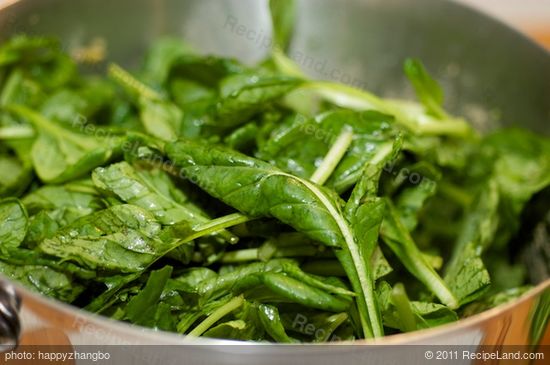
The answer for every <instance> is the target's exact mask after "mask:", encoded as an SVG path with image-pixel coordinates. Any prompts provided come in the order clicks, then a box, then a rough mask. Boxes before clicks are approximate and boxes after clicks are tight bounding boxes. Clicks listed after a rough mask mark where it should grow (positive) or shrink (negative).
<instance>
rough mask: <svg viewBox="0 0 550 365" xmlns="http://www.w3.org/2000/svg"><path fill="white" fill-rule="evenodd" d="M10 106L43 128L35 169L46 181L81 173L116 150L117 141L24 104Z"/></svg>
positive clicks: (36, 145)
mask: <svg viewBox="0 0 550 365" xmlns="http://www.w3.org/2000/svg"><path fill="white" fill-rule="evenodd" d="M9 110H10V111H11V112H13V113H14V114H15V115H18V116H20V117H22V118H24V119H26V120H27V121H29V122H30V123H31V124H32V125H33V126H34V127H35V128H36V129H37V130H38V132H39V136H38V138H37V140H36V141H35V142H34V144H33V147H32V152H31V153H32V161H33V165H34V169H35V171H36V173H37V174H38V177H40V179H41V180H42V181H44V182H48V183H60V182H65V181H68V180H71V179H74V178H78V177H81V176H83V175H85V174H86V173H89V172H90V171H91V170H92V169H94V168H95V167H97V166H100V165H102V164H104V163H106V162H107V161H109V160H110V159H111V157H112V156H113V155H114V153H115V150H116V147H117V146H116V143H117V141H112V140H110V139H106V138H100V137H95V136H89V135H84V134H80V133H75V132H72V131H70V130H68V129H65V128H63V127H61V126H59V125H57V124H55V123H53V122H51V121H49V120H48V119H46V118H44V117H43V116H41V115H40V114H37V113H35V112H34V111H32V110H30V109H28V108H27V107H25V106H23V105H12V106H10V107H9ZM113 142H114V143H113Z"/></svg>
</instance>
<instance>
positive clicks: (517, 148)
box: [0, 1, 550, 342]
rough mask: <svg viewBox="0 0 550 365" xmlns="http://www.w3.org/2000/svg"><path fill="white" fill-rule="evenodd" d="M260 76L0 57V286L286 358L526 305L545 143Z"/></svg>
mask: <svg viewBox="0 0 550 365" xmlns="http://www.w3.org/2000/svg"><path fill="white" fill-rule="evenodd" d="M287 3H288V2H286V1H272V2H271V10H272V15H273V19H274V23H275V48H274V50H273V52H272V53H271V54H270V56H269V58H267V59H266V60H265V61H264V62H262V63H260V64H258V65H256V66H254V67H250V66H247V65H244V64H242V63H240V62H238V61H237V60H234V59H227V58H218V57H215V56H210V55H207V56H205V55H201V54H199V53H197V52H195V51H194V50H192V49H191V47H189V46H187V45H185V44H184V43H182V42H181V41H179V40H174V39H161V40H159V41H158V42H157V43H155V44H154V46H153V47H152V49H151V50H150V52H149V53H148V55H147V56H146V58H145V62H144V64H143V67H142V68H141V69H140V70H139V71H138V72H135V73H130V72H129V71H127V70H124V69H123V68H121V67H120V66H118V65H110V66H109V67H108V71H107V75H106V76H105V75H103V74H102V73H101V72H96V73H92V74H90V73H87V72H81V70H80V68H79V66H78V65H77V64H76V63H75V61H73V60H72V59H71V58H70V56H68V55H67V54H65V53H63V51H62V49H61V47H60V44H59V43H58V42H57V41H56V40H52V39H49V38H36V37H26V36H16V37H14V38H12V39H10V40H8V41H7V42H5V43H4V44H2V45H1V47H0V197H2V200H0V217H1V219H0V272H2V273H3V274H4V275H6V276H8V277H10V278H12V279H14V280H16V281H19V282H20V283H21V284H23V285H25V286H27V287H29V288H30V289H32V290H34V291H36V292H38V293H41V294H44V295H47V296H50V297H52V298H56V299H58V300H61V301H64V302H67V303H71V304H73V305H75V306H78V307H81V308H83V309H85V310H87V311H90V312H94V313H99V314H101V315H104V316H107V317H111V318H115V319H119V320H123V321H127V322H131V323H134V324H137V325H141V326H147V327H151V328H155V329H159V330H166V331H173V332H177V333H181V334H186V335H188V336H206V337H216V338H226V339H238V340H255V341H276V342H309V341H314V342H322V341H331V340H351V339H360V338H372V337H380V336H384V335H388V334H393V333H399V332H408V331H414V330H418V329H423V328H428V327H434V326H437V325H441V324H444V323H449V322H453V321H456V320H458V319H459V318H461V317H463V316H465V315H471V314H474V313H477V312H478V311H481V310H485V309H487V308H491V307H492V306H494V305H497V304H499V303H502V302H505V301H507V300H509V299H511V298H514V297H517V296H519V295H521V294H522V293H523V292H524V291H525V290H527V288H528V287H527V286H524V284H525V283H526V277H525V274H526V273H525V269H524V267H523V266H522V265H521V264H519V263H518V262H517V260H516V259H517V257H516V256H517V255H512V254H511V253H510V252H511V251H510V247H509V245H508V244H509V242H510V240H511V239H512V238H513V237H514V235H515V234H516V232H517V231H518V229H519V226H520V221H521V220H520V216H521V213H522V211H523V210H524V207H525V205H526V204H527V203H528V202H529V201H530V199H532V197H533V196H534V194H536V193H537V192H539V191H541V190H543V189H544V188H545V187H546V186H548V185H549V184H550V140H548V139H545V138H544V137H541V136H537V135H534V134H532V133H530V132H528V131H526V130H522V129H502V130H498V131H496V132H493V133H491V134H489V135H485V136H482V135H480V134H478V133H477V132H476V131H474V130H473V129H472V128H471V127H470V126H469V124H468V123H467V122H466V121H464V120H462V119H461V118H457V117H454V116H452V115H449V114H448V113H447V112H446V111H445V110H444V109H443V107H442V103H443V93H442V91H441V88H440V87H439V86H438V84H437V83H436V82H435V81H434V80H433V79H432V78H431V77H430V76H429V75H428V73H427V72H426V70H425V69H424V67H423V66H422V65H421V63H420V62H418V61H416V60H407V61H406V62H405V67H404V70H405V73H406V75H407V76H408V77H409V79H410V81H411V83H412V86H413V87H414V89H415V90H416V93H417V95H418V99H419V102H413V101H403V100H387V99H382V98H379V97H377V96H375V95H373V94H370V93H368V92H366V91H362V90H357V89H354V88H351V87H348V86H345V85H342V84H336V83H333V82H328V81H316V80H311V79H309V78H307V77H306V76H305V75H304V74H302V72H301V71H300V70H299V69H298V68H297V67H296V66H295V65H294V64H293V63H292V61H291V60H290V59H289V58H288V57H286V56H285V54H284V52H283V50H284V49H285V46H286V45H287V43H288V40H289V37H290V36H289V35H290V34H291V28H292V21H291V19H292V17H293V12H292V9H289V8H288V7H286V6H285V5H288V4H287Z"/></svg>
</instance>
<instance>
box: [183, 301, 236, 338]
mask: <svg viewBox="0 0 550 365" xmlns="http://www.w3.org/2000/svg"><path fill="white" fill-rule="evenodd" d="M243 304H244V297H243V296H242V295H239V296H238V297H235V298H233V299H231V300H230V301H229V302H227V303H225V304H224V305H222V306H221V307H219V308H218V309H216V310H215V311H214V312H213V313H212V314H211V315H209V316H208V317H206V319H205V320H204V321H202V322H201V323H199V324H198V325H197V327H195V328H194V329H193V330H192V331H191V332H189V334H188V336H191V337H198V336H200V335H202V334H203V333H204V332H206V331H207V330H208V329H209V328H210V327H212V325H214V323H216V322H217V321H219V320H220V319H222V318H223V317H225V316H226V315H228V314H229V313H231V312H233V311H234V310H235V309H237V308H239V307H240V306H241V305H243Z"/></svg>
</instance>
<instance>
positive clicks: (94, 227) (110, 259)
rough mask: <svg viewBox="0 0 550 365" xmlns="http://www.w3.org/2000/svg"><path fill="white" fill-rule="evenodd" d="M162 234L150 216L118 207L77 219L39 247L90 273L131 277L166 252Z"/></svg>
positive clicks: (138, 209)
mask: <svg viewBox="0 0 550 365" xmlns="http://www.w3.org/2000/svg"><path fill="white" fill-rule="evenodd" d="M160 232H161V225H160V224H159V223H157V221H156V220H155V218H154V216H153V215H152V214H151V213H149V212H147V211H146V210H143V209H141V208H139V207H137V206H133V205H116V206H113V207H111V208H108V209H105V210H100V211H98V212H95V213H92V214H90V215H87V216H84V217H82V218H80V219H77V220H76V221H74V222H73V223H71V224H69V225H67V226H65V227H63V228H62V229H60V230H59V231H58V232H57V233H56V235H55V236H54V237H53V238H49V239H45V240H44V241H43V242H41V243H40V244H39V246H38V247H39V249H40V250H41V251H43V252H44V253H47V254H49V255H52V256H56V257H59V258H61V259H63V260H71V261H74V262H76V263H78V264H79V265H82V266H84V267H87V268H90V269H98V270H111V271H115V272H121V273H131V272H138V271H141V270H143V269H145V268H146V267H147V265H149V264H150V263H151V262H153V261H154V260H155V258H156V257H157V255H159V254H160V253H161V252H163V250H165V249H166V245H165V244H164V243H163V242H162V241H160V240H159V239H158V238H157V237H158V235H159V234H160Z"/></svg>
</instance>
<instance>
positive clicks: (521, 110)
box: [0, 0, 550, 364]
mask: <svg viewBox="0 0 550 365" xmlns="http://www.w3.org/2000/svg"><path fill="white" fill-rule="evenodd" d="M2 4H4V5H0V38H6V37H8V36H10V35H12V34H14V33H18V32H26V33H31V34H41V35H43V34H47V35H54V36H57V37H59V38H61V40H62V41H63V44H64V45H65V46H66V47H67V48H69V49H71V48H74V47H79V46H83V45H86V44H88V43H89V42H90V41H92V40H93V39H94V38H102V39H104V40H105V41H106V42H107V47H108V59H109V60H111V61H116V62H119V63H122V64H123V65H126V66H128V67H132V66H136V65H137V64H138V62H139V61H140V56H141V55H142V54H143V52H144V51H145V50H146V49H147V48H148V47H149V45H150V44H151V42H152V41H153V40H155V39H156V38H157V37H159V36H161V35H164V34H169V35H178V36H181V37H182V38H184V39H186V40H187V41H189V42H190V43H191V44H193V45H195V46H196V47H197V48H198V49H200V50H202V51H204V52H211V53H216V54H221V55H225V56H234V57H237V58H239V59H241V60H243V61H245V62H254V61H257V60H259V59H261V58H262V57H263V56H264V55H265V54H266V53H267V51H268V49H269V45H270V31H271V29H270V23H269V18H268V13H267V7H266V3H265V1H258V0H186V1H177V0H117V1H109V0H79V1H70V0H42V1H32V0H19V1H17V0H7V3H6V1H4V2H3V3H2ZM290 53H291V55H292V56H293V58H295V59H296V60H297V61H298V63H299V64H300V65H301V66H302V67H303V68H304V71H305V72H307V73H309V74H311V75H312V76H314V77H318V78H331V79H334V80H336V81H340V82H347V83H351V84H353V85H355V86H359V87H364V88H368V89H370V90H373V91H375V92H377V93H380V94H382V95H384V96H399V97H409V96H410V94H411V90H410V88H409V87H408V86H407V84H406V81H405V79H404V77H403V76H402V72H401V65H402V62H403V60H404V59H405V58H406V57H410V56H412V57H417V58H420V59H422V60H423V61H424V62H425V63H426V65H427V67H428V68H429V69H430V70H433V71H435V76H436V78H437V79H438V80H441V81H442V82H443V85H444V89H445V91H446V95H447V99H448V102H447V107H448V108H449V109H450V110H451V111H452V112H454V113H456V114H460V115H463V116H465V117H467V118H468V119H469V120H471V121H472V122H473V123H474V124H475V125H476V126H477V127H478V128H481V129H490V128H494V127H495V126H496V125H497V123H504V124H519V125H522V126H524V127H527V128H530V129H532V130H535V131H538V132H541V133H544V134H547V135H548V134H550V55H549V54H548V53H547V52H546V51H544V50H543V49H541V48H539V47H538V46H536V45H535V44H533V43H532V42H530V41H529V40H528V39H527V38H525V37H524V36H523V35H520V34H519V33H517V32H515V31H513V30H511V29H510V28H508V27H506V26H505V25H503V24H501V23H499V22H497V21H495V20H493V19H490V18H488V17H486V16H484V15H482V14H479V13H477V12H475V11H473V10H472V9H470V8H467V7H464V6H461V5H459V4H457V3H454V2H451V1H442V0H416V1H414V2H413V1H408V0H343V1H342V0H341V1H331V0H301V1H299V20H298V24H297V29H296V37H295V40H294V42H293V44H292V48H291V52H290ZM534 284H537V286H536V288H534V289H533V290H531V291H529V292H528V293H527V294H525V295H524V296H523V297H522V298H520V299H518V300H516V301H514V302H511V303H509V304H506V305H504V306H501V307H498V308H495V309H492V310H489V311H487V312H484V313H482V314H479V315H476V316H473V317H470V318H467V319H464V320H461V321H460V322H458V323H456V324H451V325H446V326H442V327H438V328H435V329H430V330H424V331H419V332H414V333H410V334H403V335H395V336H391V337H387V338H384V339H381V340H378V341H376V342H374V341H360V342H358V343H360V344H369V345H370V346H357V347H353V350H350V349H349V348H347V347H341V346H338V345H331V346H323V347H306V346H295V347H292V348H291V349H289V348H288V347H278V346H269V347H267V346H240V347H238V348H233V347H208V348H204V347H201V346H198V347H197V346H193V347H186V349H185V358H184V360H185V363H190V364H191V363H218V362H223V363H239V364H256V363H259V362H260V361H261V362H262V363H264V364H265V363H267V364H270V363H273V364H275V363H282V362H287V363H302V364H308V363H316V364H323V363H335V362H336V361H347V362H351V363H353V362H357V361H359V360H360V361H361V362H363V361H366V360H367V359H370V360H375V361H376V360H377V359H378V360H380V359H385V361H386V362H387V361H388V359H390V357H388V356H389V355H395V351H396V350H395V348H388V347H387V346H385V345H389V344H394V345H413V344H441V345H446V344H455V345H456V344H464V345H479V344H485V345H498V346H502V345H523V344H533V341H534V339H533V337H532V333H533V332H534V328H537V330H538V333H545V332H546V333H547V336H546V339H547V340H546V341H549V340H548V337H549V336H548V331H547V329H548V328H544V324H543V323H542V322H541V321H540V318H539V319H537V320H535V319H534V318H537V316H536V315H535V313H536V311H537V310H539V313H540V308H541V306H543V305H544V303H548V301H549V300H550V298H549V297H550V280H548V279H546V280H545V281H543V282H538V283H534ZM16 288H17V293H18V295H19V296H20V298H21V299H22V309H21V312H20V314H21V321H22V338H23V341H24V342H26V343H33V344H36V343H51V342H52V341H53V342H54V343H56V341H58V342H59V341H61V342H63V341H65V342H64V343H71V344H72V345H80V344H82V345H85V344H88V345H89V344H149V345H151V344H172V345H182V344H194V345H197V344H220V343H226V342H223V341H211V340H200V341H199V342H197V341H194V342H192V341H191V340H189V339H186V338H184V337H182V336H178V335H175V334H168V333H159V332H154V331H151V330H147V329H143V328H138V327H135V326H131V325H127V324H124V323H120V322H115V321H111V320H108V319H105V318H101V317H98V316H95V315H92V314H89V313H85V312H83V311H81V310H78V309H76V308H74V307H71V306H68V305H64V304H61V303H58V302H55V301H52V300H49V299H47V298H43V297H39V296H37V295H35V294H32V293H30V292H29V291H28V290H26V289H24V288H21V287H19V286H17V285H16ZM546 305H547V306H548V304H546ZM15 307H16V306H13V308H15ZM14 310H15V309H14ZM542 317H543V319H545V318H546V319H547V318H548V312H546V314H545V315H544V314H543V316H542ZM541 324H542V325H543V328H542V329H541V328H540V327H541ZM534 326H536V327H534ZM140 351H141V352H140ZM143 351H145V350H140V349H139V348H135V349H134V350H132V351H130V352H131V353H129V354H127V355H128V356H131V359H133V360H131V362H132V363H138V362H139V361H138V360H141V361H142V362H144V363H152V362H163V363H170V362H171V361H174V363H179V362H180V360H181V359H182V358H181V352H177V351H178V350H175V348H173V347H170V348H169V350H163V351H157V352H156V355H155V356H154V359H152V360H151V359H150V358H148V357H147V356H146V355H144V354H145V353H146V352H143ZM407 351H409V350H407ZM178 354H179V355H178ZM403 356H405V357H401V358H402V359H408V360H409V362H413V361H414V360H413V359H412V358H411V357H410V354H409V355H406V354H405V353H404V354H403ZM407 356H408V357H407ZM149 360H151V361H149ZM129 361H130V360H129ZM424 361H425V360H424V357H419V358H418V361H417V362H418V363H424Z"/></svg>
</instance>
